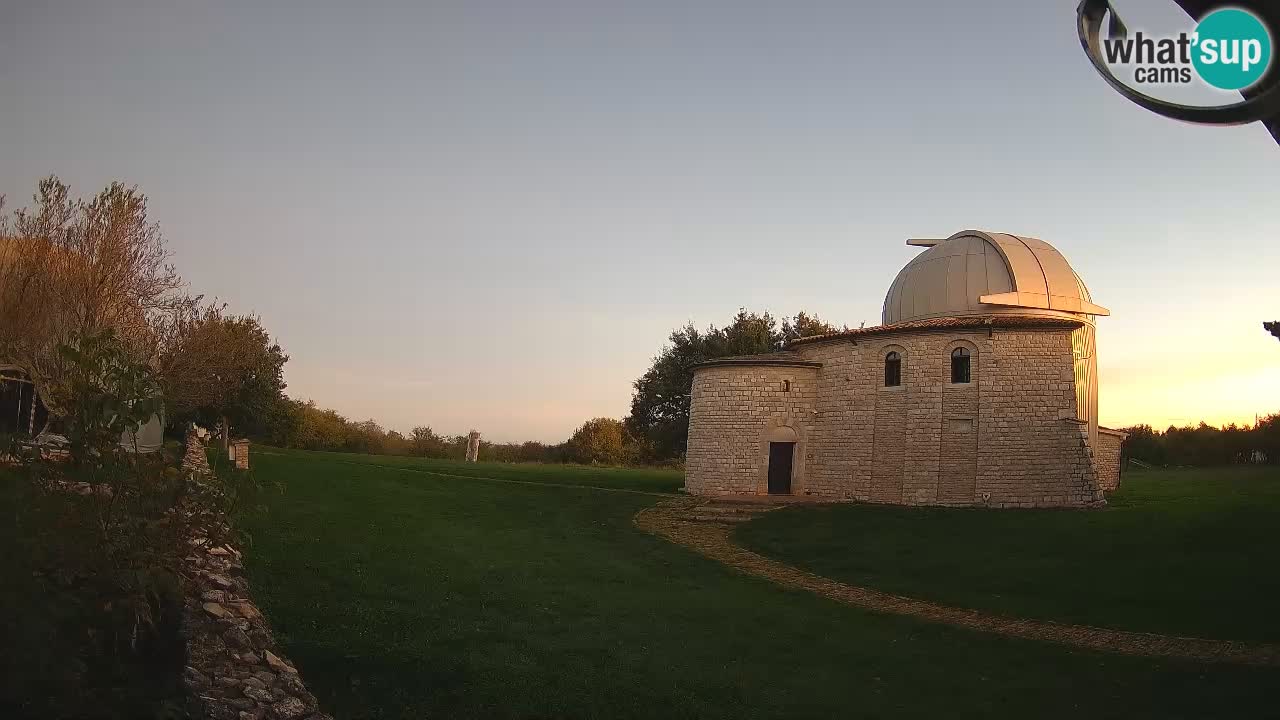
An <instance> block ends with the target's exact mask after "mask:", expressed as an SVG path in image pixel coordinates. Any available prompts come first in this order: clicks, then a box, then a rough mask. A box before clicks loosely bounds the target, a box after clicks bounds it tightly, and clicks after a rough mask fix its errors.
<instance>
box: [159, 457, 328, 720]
mask: <svg viewBox="0 0 1280 720" xmlns="http://www.w3.org/2000/svg"><path fill="white" fill-rule="evenodd" d="M197 441H198V438H197ZM189 447H193V446H189ZM201 447H203V446H201ZM192 482H195V483H200V484H201V487H202V489H203V490H204V491H206V492H213V493H216V492H218V490H217V487H216V486H215V485H212V484H209V483H211V482H213V481H207V480H205V479H203V478H202V476H201V475H199V474H196V475H194V476H193V477H192ZM191 511H192V512H200V513H210V512H211V511H210V510H209V509H208V508H205V507H202V506H197V507H193V508H192V509H191ZM214 517H220V516H214ZM212 527H214V528H217V529H218V530H219V535H221V536H229V535H230V531H229V529H228V528H227V527H226V525H225V523H222V522H220V521H218V522H215V524H214V525H213V526H212ZM189 543H190V552H189V554H188V555H187V557H186V566H187V567H186V575H187V577H188V578H189V581H188V582H187V584H186V586H187V594H186V603H185V608H184V611H183V629H184V633H185V634H186V638H187V666H186V668H185V669H184V671H183V684H184V686H185V688H186V691H187V695H188V698H189V705H190V707H189V708H188V717H191V718H193V719H194V720H333V718H332V717H331V716H329V715H327V714H325V713H323V712H320V710H319V707H318V703H317V702H316V698H315V696H314V695H312V694H311V692H310V691H308V690H307V687H306V685H305V684H304V683H303V682H302V678H301V677H300V676H299V674H298V670H297V669H296V668H295V667H294V666H293V664H292V663H290V662H289V661H288V659H286V658H285V656H284V653H283V652H281V650H280V648H279V646H277V645H276V642H275V638H274V637H272V634H271V628H270V626H269V625H268V623H267V619H266V618H265V617H264V616H263V614H262V612H261V611H260V610H259V609H258V607H257V606H256V605H255V604H254V603H253V600H252V599H251V598H250V596H249V582H248V580H247V579H246V578H245V576H244V565H243V563H242V559H241V553H240V551H239V550H238V549H236V548H235V547H234V546H232V545H230V544H227V543H225V542H220V541H214V540H211V539H209V538H207V537H193V538H190V539H189Z"/></svg>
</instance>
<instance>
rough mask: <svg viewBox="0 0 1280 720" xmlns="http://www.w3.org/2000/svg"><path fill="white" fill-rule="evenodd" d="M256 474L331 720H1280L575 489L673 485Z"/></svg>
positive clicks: (254, 529)
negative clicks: (877, 609)
mask: <svg viewBox="0 0 1280 720" xmlns="http://www.w3.org/2000/svg"><path fill="white" fill-rule="evenodd" d="M254 464H255V468H256V472H258V473H259V474H262V475H264V476H268V477H271V478H272V479H276V480H279V481H280V482H281V483H282V484H283V485H284V491H283V493H281V494H277V495H273V496H271V497H270V498H269V501H268V506H267V507H266V508H265V509H264V510H262V511H261V512H259V513H257V514H255V515H254V516H252V517H251V518H249V520H248V522H247V523H246V526H247V528H248V530H249V531H250V532H251V534H252V540H253V542H252V545H251V547H249V548H248V549H247V553H246V555H247V560H248V569H249V572H250V575H251V577H252V579H253V582H254V584H255V595H256V597H257V599H258V600H259V601H260V603H261V604H262V605H263V606H264V608H265V610H266V611H267V613H268V614H269V616H270V618H271V621H272V623H273V624H274V626H275V628H276V631H277V634H278V635H279V636H280V638H281V640H282V641H283V642H284V644H285V646H286V648H287V650H288V652H289V654H290V656H291V657H292V658H293V659H294V660H295V661H296V662H297V663H298V664H299V665H300V667H301V669H302V671H303V673H304V676H305V677H306V678H307V680H308V682H309V684H311V685H312V686H313V689H314V690H315V692H316V694H317V695H318V696H319V697H320V698H321V700H322V702H323V703H324V704H325V706H326V709H328V710H330V711H331V712H333V713H335V714H336V715H337V716H338V717H340V718H420V717H463V718H586V717H601V718H615V717H620V718H627V717H634V718H664V719H665V718H685V717H687V718H694V717H697V718H763V717H850V716H855V717H856V716H865V717H883V716H895V717H896V716H913V717H939V716H945V717H978V716H981V717H990V716H1006V717H1029V716H1037V717H1040V716H1047V717H1079V716H1083V715H1090V716H1095V717H1126V718H1132V717H1203V716H1206V715H1216V716H1222V715H1236V716H1245V715H1247V716H1251V717H1259V716H1263V715H1266V714H1268V713H1276V712H1277V711H1280V709H1278V708H1277V706H1276V705H1275V703H1274V689H1275V687H1277V685H1280V673H1277V671H1275V670H1272V669H1256V668H1240V667H1227V666H1202V665H1195V664H1188V663H1179V662H1158V661H1151V660H1146V659H1141V658H1128V657H1120V656H1112V655H1101V654H1092V653H1085V652H1076V651H1071V650H1067V649H1064V648H1060V647H1055V646H1049V645H1043V644H1038V643H1031V642H1023V641H1014V640H1006V639H1001V638H996V637H991V636H987V635H982V634H976V633H970V632H965V631H961V630H955V629H950V628H943V627H937V626H931V625H926V624H921V623H918V622H915V621H911V620H907V619H903V618H897V617H886V616H879V615H875V614H871V613H867V612H863V611H860V610H857V609H854V608H849V607H846V606H842V605H838V604H836V603H833V602H829V601H826V600H822V599H820V598H817V597H814V596H811V595H809V594H806V593H799V592H792V591H786V590H782V589H779V588H777V587H775V586H772V585H770V584H768V583H766V582H764V581H761V580H757V579H754V578H750V577H746V576H742V575H739V574H737V573H735V572H733V571H731V570H728V569H726V568H724V567H722V566H720V565H718V564H716V563H714V562H711V561H709V560H706V559H703V558H701V557H699V556H697V555H695V554H693V553H691V552H689V551H687V550H685V549H683V548H681V547H678V546H674V545H671V544H669V543H666V542H664V541H662V540H658V539H656V538H654V537H650V536H648V535H645V534H644V533H641V532H639V531H638V530H636V529H635V528H634V527H633V526H632V524H631V517H632V515H633V514H634V513H635V512H636V511H637V510H639V509H640V508H642V507H645V506H647V505H649V504H651V503H653V502H656V501H657V498H655V497H651V496H647V495H641V494H635V493H616V492H602V491H600V490H595V489H590V488H587V487H561V486H560V484H566V485H597V486H605V487H617V488H623V489H670V488H672V487H673V486H676V485H678V484H679V482H678V478H679V475H678V474H676V473H649V472H634V471H627V470H601V469H591V468H557V467H523V466H483V465H481V466H470V467H465V468H463V467H460V466H457V465H451V464H447V463H435V462H429V461H421V460H396V459H391V458H380V457H378V458H375V457H365V456H351V455H326V454H309V453H293V452H291V453H283V452H281V453H275V452H272V451H264V452H256V453H255V455H254ZM460 470H461V471H462V472H459V471H460ZM436 473H443V474H436ZM463 473H466V474H475V475H486V476H491V477H492V476H498V475H502V476H503V477H504V478H505V479H509V480H520V481H527V482H528V483H529V484H524V483H523V482H522V483H503V482H491V481H486V480H480V479H467V478H458V477H451V476H452V475H458V474H463ZM546 483H555V484H546Z"/></svg>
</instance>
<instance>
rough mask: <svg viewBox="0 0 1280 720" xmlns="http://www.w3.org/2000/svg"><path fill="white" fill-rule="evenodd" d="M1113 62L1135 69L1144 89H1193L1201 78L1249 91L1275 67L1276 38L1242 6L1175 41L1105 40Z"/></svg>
mask: <svg viewBox="0 0 1280 720" xmlns="http://www.w3.org/2000/svg"><path fill="white" fill-rule="evenodd" d="M1103 48H1104V51H1105V55H1106V58H1107V64H1108V65H1110V66H1111V67H1112V68H1113V69H1114V68H1129V69H1130V70H1131V75H1132V78H1133V81H1134V82H1135V83H1138V84H1140V85H1190V84H1191V83H1192V81H1193V80H1194V78H1196V77H1199V79H1200V80H1202V81H1204V82H1205V83H1207V84H1208V85H1211V86H1213V87H1215V88H1218V89H1219V90H1244V89H1246V88H1249V87H1251V86H1253V85H1254V84H1256V83H1257V82H1258V81H1259V80H1261V79H1262V76H1263V75H1265V74H1266V72H1267V70H1268V69H1270V67H1271V57H1272V52H1273V48H1272V38H1271V33H1270V32H1269V31H1268V30H1267V26H1266V25H1264V24H1263V23H1262V20H1260V19H1259V18H1258V17H1257V16H1256V15H1254V14H1253V13H1251V12H1249V11H1248V10H1241V9H1239V8H1222V9H1220V10H1215V11H1213V12H1211V13H1209V14H1208V15H1206V16H1205V17H1204V19H1202V20H1201V21H1200V22H1199V24H1197V25H1196V27H1195V30H1193V31H1192V32H1182V33H1179V34H1178V35H1176V36H1174V37H1150V36H1148V35H1146V34H1144V33H1143V32H1142V31H1141V30H1139V31H1138V32H1137V33H1135V34H1133V35H1132V36H1128V35H1122V36H1120V37H1108V38H1106V39H1104V40H1103Z"/></svg>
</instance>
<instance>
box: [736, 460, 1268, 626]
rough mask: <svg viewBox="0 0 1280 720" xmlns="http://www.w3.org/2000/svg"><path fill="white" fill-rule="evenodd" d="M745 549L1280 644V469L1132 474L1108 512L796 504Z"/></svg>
mask: <svg viewBox="0 0 1280 720" xmlns="http://www.w3.org/2000/svg"><path fill="white" fill-rule="evenodd" d="M736 538H737V540H738V542H740V543H742V544H743V545H746V546H747V547H750V548H752V549H754V550H757V551H758V552H761V553H763V554H765V555H768V556H770V557H775V558H778V559H781V560H785V561H786V562H788V563H790V564H793V565H797V566H800V567H804V568H807V569H809V570H812V571H813V572H815V573H817V574H819V575H824V576H827V577H831V578H835V579H838V580H843V581H845V582H848V583H851V584H854V585H865V586H869V587H875V588H879V589H882V590H887V591H890V592H894V593H899V594H903V595H908V596H912V597H920V598H927V599H930V600H937V601H940V602H944V603H950V604H953V605H960V606H963V607H970V608H980V609H983V610H990V611H994V612H998V613H1004V614H1008V615H1016V616H1021V617H1033V618H1043V619H1051V620H1061V621H1067V622H1074V623H1086V624H1091V625H1099V626H1104V627H1113V628H1121V629H1125V630H1143V631H1150V632H1162V633H1170V634H1178V635H1191V636H1199V637H1208V638H1219V639H1228V640H1255V641H1271V642H1276V641H1280V613H1277V612H1276V609H1277V607H1280V572H1278V571H1277V564H1276V563H1277V557H1280V470H1277V469H1276V468H1267V467H1236V468H1222V469H1212V470H1174V471H1149V472H1143V473H1131V474H1126V475H1125V477H1124V481H1123V483H1122V486H1121V490H1120V492H1118V493H1115V494H1114V495H1112V496H1111V498H1110V499H1109V507H1108V508H1107V509H1105V510H1101V511H1081V510H1018V511H1013V510H979V509H947V508H905V507H889V506H876V505H838V506H822V507H807V508H788V509H786V510H779V511H777V512H773V513H769V514H768V515H766V516H764V517H762V518H761V519H759V520H757V521H756V522H753V523H750V524H749V525H747V526H746V527H743V528H741V529H739V530H738V532H737V534H736Z"/></svg>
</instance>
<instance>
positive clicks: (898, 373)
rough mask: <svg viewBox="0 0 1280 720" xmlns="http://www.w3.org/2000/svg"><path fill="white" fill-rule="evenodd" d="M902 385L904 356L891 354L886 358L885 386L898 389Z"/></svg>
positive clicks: (895, 353)
mask: <svg viewBox="0 0 1280 720" xmlns="http://www.w3.org/2000/svg"><path fill="white" fill-rule="evenodd" d="M901 384H902V356H901V355H899V354H898V353H897V352H890V353H889V354H888V355H885V356H884V386H885V387H898V386H899V385H901Z"/></svg>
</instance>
